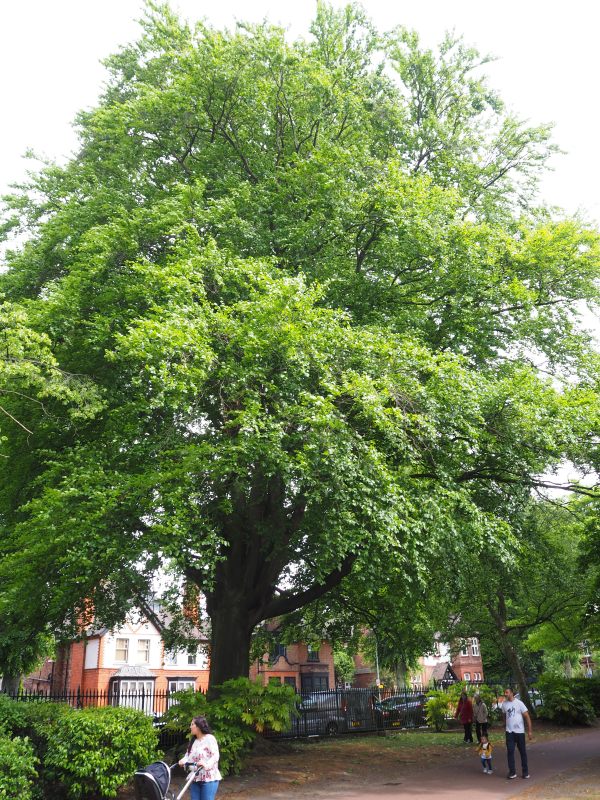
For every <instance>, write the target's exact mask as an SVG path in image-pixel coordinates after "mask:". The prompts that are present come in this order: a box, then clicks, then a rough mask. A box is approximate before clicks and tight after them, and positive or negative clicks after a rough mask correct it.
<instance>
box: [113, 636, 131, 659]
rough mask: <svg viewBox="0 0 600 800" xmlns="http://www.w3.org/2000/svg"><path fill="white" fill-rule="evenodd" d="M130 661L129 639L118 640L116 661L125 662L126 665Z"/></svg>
mask: <svg viewBox="0 0 600 800" xmlns="http://www.w3.org/2000/svg"><path fill="white" fill-rule="evenodd" d="M128 659H129V639H117V642H116V647H115V661H123V662H125V664H126V663H127V661H128Z"/></svg>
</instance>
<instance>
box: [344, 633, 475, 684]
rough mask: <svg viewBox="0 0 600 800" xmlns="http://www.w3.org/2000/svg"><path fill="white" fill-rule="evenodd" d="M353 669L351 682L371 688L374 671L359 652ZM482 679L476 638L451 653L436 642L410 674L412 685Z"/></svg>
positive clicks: (468, 681)
mask: <svg viewBox="0 0 600 800" xmlns="http://www.w3.org/2000/svg"><path fill="white" fill-rule="evenodd" d="M354 663H355V672H354V682H353V685H354V686H357V687H370V686H374V685H375V680H376V674H375V668H374V666H373V664H371V663H369V662H367V661H365V659H364V658H363V656H362V655H360V654H358V655H357V656H355V657H354ZM483 680H484V673H483V662H482V660H481V653H480V649H479V640H478V639H476V638H471V639H469V640H467V641H466V642H465V643H464V644H463V647H462V648H461V650H459V651H458V652H457V653H456V654H453V653H452V651H451V649H450V647H449V646H448V645H447V644H445V643H443V642H437V643H436V652H435V653H434V654H432V655H427V656H422V657H421V658H420V659H419V665H418V666H417V667H416V668H415V669H414V670H413V671H412V673H411V675H410V683H411V685H412V686H413V687H415V688H422V687H427V686H429V685H430V684H431V683H432V682H435V681H438V682H439V681H467V683H481V682H482V681H483Z"/></svg>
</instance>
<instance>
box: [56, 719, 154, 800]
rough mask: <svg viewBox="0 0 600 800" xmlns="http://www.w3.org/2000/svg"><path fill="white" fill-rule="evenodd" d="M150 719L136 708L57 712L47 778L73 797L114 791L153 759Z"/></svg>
mask: <svg viewBox="0 0 600 800" xmlns="http://www.w3.org/2000/svg"><path fill="white" fill-rule="evenodd" d="M157 744H158V737H157V733H156V731H155V729H154V727H153V725H152V720H151V719H150V718H149V717H147V716H146V715H145V714H143V713H142V712H141V711H137V710H135V709H133V708H86V709H81V710H73V711H71V713H67V714H63V715H61V716H59V717H58V718H57V719H56V721H55V723H54V724H53V725H52V726H51V727H50V729H49V731H48V749H47V752H46V756H45V759H44V766H45V767H46V770H47V773H48V778H49V779H53V780H54V781H56V783H57V784H59V785H60V786H61V787H63V788H64V790H65V791H66V794H67V797H69V798H71V800H88V798H95V797H102V798H110V797H116V795H117V790H118V789H119V787H120V786H123V785H124V784H125V783H127V782H128V781H129V780H130V779H131V776H132V775H133V773H134V772H135V771H136V769H139V767H141V766H143V765H144V764H147V763H148V762H151V761H153V760H154V759H155V758H156V755H157Z"/></svg>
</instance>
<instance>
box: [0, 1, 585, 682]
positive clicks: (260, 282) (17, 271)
mask: <svg viewBox="0 0 600 800" xmlns="http://www.w3.org/2000/svg"><path fill="white" fill-rule="evenodd" d="M485 61H486V59H482V58H481V57H480V56H479V54H478V53H477V52H476V51H475V50H474V49H472V48H468V47H466V46H465V45H464V43H463V42H462V41H460V40H459V39H457V38H455V37H448V38H446V39H445V41H444V42H443V43H442V45H441V46H440V48H439V51H437V52H433V51H431V50H427V49H424V48H422V47H421V46H420V44H419V42H418V38H417V37H416V36H415V35H414V34H412V33H410V32H407V31H405V30H403V29H398V30H395V31H391V32H388V33H385V34H384V33H380V32H378V31H376V30H375V29H374V27H373V25H372V24H371V23H370V22H369V20H368V19H367V18H366V16H365V14H364V13H363V12H362V11H361V10H360V9H358V8H357V7H354V6H349V7H347V8H345V9H342V10H335V9H333V8H331V7H329V6H328V5H326V4H323V3H319V4H318V7H317V11H316V16H315V20H314V23H313V25H312V26H311V32H310V37H308V38H302V39H297V40H295V41H289V39H288V38H287V37H286V36H285V32H284V31H283V30H282V29H280V28H277V27H274V26H271V25H269V24H267V23H265V24H262V25H240V26H238V27H237V28H236V29H235V30H234V31H227V30H215V29H213V28H211V27H210V26H208V25H206V24H204V23H201V24H199V25H198V26H196V27H194V28H191V27H190V26H188V25H185V24H182V23H180V22H179V21H178V20H177V18H176V16H175V15H174V14H173V13H172V12H171V11H169V10H168V9H167V8H163V7H162V6H161V7H160V8H159V7H155V6H153V5H150V6H149V7H148V11H147V14H146V17H145V19H144V21H143V23H142V32H141V36H140V38H139V40H138V41H137V42H135V43H133V44H131V45H129V46H127V47H125V48H123V49H122V50H121V51H120V52H119V53H117V54H116V55H114V56H112V57H111V58H109V59H108V60H107V62H106V65H107V68H108V70H109V77H108V81H107V85H106V88H105V91H104V93H103V95H102V97H101V99H100V101H99V104H98V106H97V107H96V108H94V109H92V110H90V111H87V112H84V113H82V114H80V115H79V117H78V120H77V125H78V131H79V135H80V147H79V151H78V153H77V156H76V157H75V158H73V159H72V160H71V161H70V162H69V163H67V164H66V165H65V166H57V165H52V164H49V165H47V166H46V167H45V168H44V169H42V170H41V171H40V172H39V173H37V174H35V175H33V176H32V177H31V179H30V182H29V184H28V185H26V186H22V187H20V188H17V190H16V192H15V194H14V195H13V196H12V197H9V198H7V199H6V225H5V230H6V232H7V235H8V233H9V232H10V231H11V230H15V231H17V232H20V233H22V234H25V236H26V241H25V244H24V245H22V246H21V247H19V248H17V249H15V250H13V251H9V252H8V256H7V260H6V267H7V269H6V271H5V272H4V273H3V274H2V275H0V291H1V292H2V293H3V296H5V297H6V302H7V303H8V304H9V305H8V306H6V307H5V306H2V308H3V309H5V314H8V315H9V317H10V320H12V322H11V321H10V320H9V322H8V323H7V326H8V329H9V333H8V334H7V335H8V337H9V339H10V341H11V344H10V348H12V350H11V349H10V348H9V353H10V352H12V351H14V352H15V353H17V355H18V359H19V365H18V366H19V370H21V372H20V373H19V372H18V371H17V372H15V371H14V369H13V367H12V366H11V367H10V370H11V371H9V372H7V373H6V375H7V380H10V384H9V385H8V388H7V389H6V391H4V393H3V394H2V401H1V402H2V407H3V408H4V410H5V413H8V414H10V415H11V417H12V418H13V419H14V420H17V421H18V422H19V423H20V425H18V424H13V427H12V428H11V429H10V436H8V437H7V438H6V440H5V441H3V442H1V443H0V456H2V457H1V458H0V475H1V480H0V486H1V489H0V530H1V531H2V539H1V542H2V543H1V544H0V556H1V561H0V587H1V588H0V620H1V621H2V623H3V625H2V628H3V629H4V628H5V626H6V628H10V629H14V628H15V627H17V626H20V627H21V628H22V629H23V630H25V631H27V632H32V631H33V632H39V631H40V629H41V630H44V631H49V632H52V633H56V634H65V633H73V632H74V631H79V630H80V629H81V627H82V625H83V624H85V622H86V621H87V620H88V619H89V614H90V610H91V609H93V611H94V614H95V616H96V620H97V621H98V622H99V623H100V622H101V623H102V624H106V625H109V626H110V625H115V624H118V623H119V622H120V621H121V620H122V619H123V617H124V615H125V614H126V612H127V609H128V608H130V607H132V606H136V605H137V606H142V607H143V606H144V605H145V604H146V603H147V601H148V598H149V597H150V595H151V594H152V591H153V587H154V585H155V580H156V576H157V574H164V571H165V567H168V569H169V570H170V571H169V575H170V577H171V578H172V584H173V586H174V591H175V590H178V589H180V588H181V585H182V584H183V583H185V582H187V583H188V584H193V585H194V586H196V587H197V588H198V589H199V590H200V591H201V592H202V593H203V595H204V596H205V597H206V603H207V611H208V614H209V616H210V617H211V629H212V634H211V635H212V649H211V659H212V660H211V670H212V671H213V675H212V677H211V682H212V683H215V684H220V683H222V682H223V681H224V680H225V679H226V678H229V677H234V676H237V675H240V674H244V673H245V672H246V671H247V669H248V653H249V648H250V639H251V634H252V631H253V630H254V629H255V627H256V626H257V625H259V624H260V623H261V622H262V621H263V620H265V619H268V618H272V617H279V616H282V615H285V614H287V613H290V612H293V611H295V610H296V609H299V608H303V607H305V606H307V605H308V604H310V603H313V602H315V601H319V600H320V598H323V597H324V596H326V595H327V594H328V592H331V591H332V590H333V589H335V588H336V587H337V586H339V585H340V584H341V583H342V581H344V580H345V579H348V580H350V578H349V576H352V578H353V579H354V586H355V587H356V594H357V595H358V593H359V589H360V591H361V592H364V598H365V599H364V602H362V605H364V606H365V607H367V608H368V609H369V611H371V610H373V609H375V610H376V609H377V608H378V607H379V606H378V604H379V603H380V602H381V603H383V604H384V606H385V607H386V608H390V607H392V606H393V598H394V596H395V595H398V594H399V595H400V597H401V603H399V607H400V606H402V607H404V608H405V609H406V608H408V607H409V606H410V604H411V603H412V604H413V607H414V608H415V609H416V612H415V619H416V620H417V621H418V624H416V625H415V629H418V635H415V636H413V637H411V636H410V633H409V632H408V631H407V633H406V635H405V639H406V640H407V641H406V647H405V656H404V658H405V661H406V660H407V659H408V660H409V657H412V654H414V652H415V651H416V649H417V643H418V642H419V641H421V640H422V638H423V636H424V633H425V632H426V631H427V630H428V621H427V617H428V614H429V612H430V609H431V608H432V606H433V604H432V603H431V602H428V596H429V594H428V586H431V585H432V584H434V585H435V587H436V591H438V590H439V591H440V593H442V587H448V585H449V584H450V589H449V590H448V591H449V592H454V591H455V588H456V587H455V586H453V585H452V583H453V581H454V582H455V583H459V582H460V581H459V579H458V578H457V570H456V567H455V565H459V564H464V563H466V562H472V563H480V559H481V557H482V555H487V554H490V555H491V556H492V558H493V559H494V560H495V562H497V563H501V564H510V563H515V560H514V557H513V552H512V551H513V548H514V546H515V543H516V540H517V538H518V536H520V535H521V534H520V531H521V529H522V527H523V526H522V525H521V524H520V522H515V520H520V519H521V518H522V517H524V516H525V514H524V512H523V509H524V508H525V507H526V506H527V504H528V501H529V496H530V493H531V491H532V490H533V489H541V488H544V487H545V485H547V484H548V483H551V482H552V481H550V480H548V479H545V478H543V477H541V476H543V475H547V474H548V473H549V472H550V471H551V470H555V469H557V468H558V467H559V465H560V464H562V463H563V461H564V459H565V458H568V459H570V460H571V462H572V463H573V464H574V465H575V466H576V467H578V468H579V469H581V470H582V471H588V472H589V471H590V470H591V469H593V468H594V466H595V465H597V446H596V443H595V432H596V431H597V429H598V421H599V404H598V395H597V387H598V367H599V362H598V358H597V354H596V353H595V352H594V348H593V345H592V343H591V339H590V336H589V334H588V333H587V332H586V331H585V326H584V325H582V313H583V310H584V309H585V307H586V306H587V307H591V308H594V307H596V306H597V301H598V277H599V270H600V237H599V236H598V232H597V231H596V230H595V229H594V228H593V227H591V226H590V225H588V224H587V223H586V222H585V221H583V220H581V219H577V218H574V219H565V218H560V217H559V216H558V215H557V214H555V213H554V212H551V211H550V210H548V209H544V208H539V207H537V206H536V205H535V186H536V183H537V180H538V179H539V176H540V174H541V171H542V170H543V168H544V166H545V164H546V162H547V160H548V158H549V157H550V155H551V154H552V153H553V152H554V149H555V148H554V146H553V145H552V143H551V142H550V138H549V136H550V132H549V128H548V126H540V127H535V128H533V127H530V126H528V125H526V124H525V123H522V122H520V121H518V120H516V119H514V118H513V117H512V116H511V115H509V114H507V113H506V111H505V108H504V106H503V103H502V102H501V100H500V99H499V98H498V97H497V95H496V94H495V93H494V92H493V91H492V90H491V89H490V87H489V86H488V84H487V81H486V79H485V77H481V75H482V72H481V70H480V67H481V66H482V65H484V64H485ZM15 309H16V311H15ZM20 309H26V319H23V320H22V322H21V321H20V320H21V318H20V317H18V314H20V313H21V311H20ZM15 313H17V317H15V316H14V314H15ZM11 315H12V316H11ZM21 325H23V326H24V327H23V328H21V327H20V326H21ZM11 326H12V328H11ZM10 330H13V331H16V333H15V332H12V333H11V332H10ZM26 331H31V332H32V333H27V332H26ZM11 337H12V338H11ZM19 348H21V349H19ZM28 348H29V350H28ZM37 350H43V352H44V354H45V355H44V359H45V360H44V359H42V360H43V363H44V364H45V366H44V367H43V368H42V367H40V366H39V365H37V367H34V366H32V364H31V363H30V362H31V359H30V358H29V356H28V355H27V354H28V353H30V352H31V353H35V352H36V351H37ZM28 359H29V360H28ZM55 365H56V369H55ZM540 366H543V368H544V370H545V371H546V373H549V374H544V373H542V372H540V369H539V367H540ZM3 369H4V370H7V369H8V367H7V366H4V367H3V366H2V364H1V363H0V391H2V387H3V386H6V383H2V370H3ZM36 370H37V371H36ZM40 370H41V372H39V371H40ZM56 370H60V373H58V372H57V371H56ZM55 374H56V379H55V377H54V376H55ZM58 375H60V378H59V377H58ZM69 376H77V378H76V380H73V381H72V380H71V379H70V377H69ZM20 381H21V382H20ZM53 381H54V382H53ZM48 382H50V384H51V386H52V389H51V391H50V390H49V389H48V388H47V384H48ZM28 386H32V387H33V389H34V390H35V393H37V394H38V395H39V394H40V393H42V394H43V393H44V392H45V393H46V394H48V398H47V399H46V397H45V396H44V400H43V402H44V408H41V407H40V406H39V405H38V404H36V403H33V404H32V403H31V396H32V394H31V392H30V391H24V389H27V387H28ZM38 399H39V398H38ZM48 405H50V406H51V409H50V411H51V413H46V411H45V410H44V409H46V408H47V406H48ZM57 409H60V410H62V411H65V410H66V411H67V414H66V416H67V417H68V419H69V420H70V422H69V424H65V422H64V418H63V417H64V415H63V416H62V417H61V416H60V415H59V414H58V412H57ZM579 490H580V491H584V489H582V488H581V487H579ZM39 575H44V581H43V582H41V583H40V581H39ZM379 586H381V591H380V590H379ZM346 596H348V592H346ZM359 602H360V601H359ZM231 642H234V644H231ZM5 652H6V651H5ZM3 659H4V656H3V655H2V653H0V660H3Z"/></svg>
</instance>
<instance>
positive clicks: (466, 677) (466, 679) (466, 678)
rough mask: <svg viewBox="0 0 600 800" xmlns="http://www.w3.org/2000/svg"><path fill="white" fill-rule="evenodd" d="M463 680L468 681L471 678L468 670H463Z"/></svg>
mask: <svg viewBox="0 0 600 800" xmlns="http://www.w3.org/2000/svg"><path fill="white" fill-rule="evenodd" d="M463 680H465V681H470V680H471V673H470V672H465V674H464V675H463Z"/></svg>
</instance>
